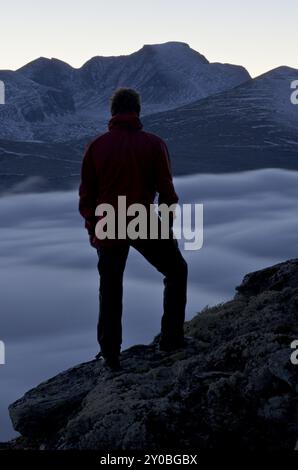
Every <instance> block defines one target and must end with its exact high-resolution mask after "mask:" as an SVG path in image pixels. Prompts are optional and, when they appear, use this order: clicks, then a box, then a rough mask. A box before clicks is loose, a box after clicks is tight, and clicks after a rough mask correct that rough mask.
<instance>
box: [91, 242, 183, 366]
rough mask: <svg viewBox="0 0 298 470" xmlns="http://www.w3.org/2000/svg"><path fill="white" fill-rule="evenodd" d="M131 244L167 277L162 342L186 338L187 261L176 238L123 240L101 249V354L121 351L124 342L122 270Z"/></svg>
mask: <svg viewBox="0 0 298 470" xmlns="http://www.w3.org/2000/svg"><path fill="white" fill-rule="evenodd" d="M130 246H133V247H134V248H135V249H136V250H137V251H138V252H139V253H141V254H142V255H143V256H144V257H145V258H146V260H147V261H149V263H151V264H152V265H153V266H154V267H155V268H156V269H157V270H158V271H159V272H160V273H162V274H163V276H164V302H163V316H162V320H161V342H162V343H163V344H170V345H171V344H177V343H179V342H181V341H183V324H184V320H185V305H186V289H187V264H186V261H185V260H184V258H183V256H182V254H181V252H180V250H179V247H178V243H177V241H176V240H175V239H157V240H154V239H146V240H140V239H138V240H129V241H124V242H123V241H122V243H121V244H120V243H119V245H117V244H115V245H114V246H103V247H100V248H99V249H98V250H97V251H98V257H99V261H98V271H99V275H100V287H99V321H98V329H97V338H98V342H99V345H100V349H101V352H102V355H103V356H104V357H110V356H115V355H119V354H120V349H121V343H122V324H121V318H122V294H123V273H124V269H125V264H126V260H127V256H128V252H129V248H130Z"/></svg>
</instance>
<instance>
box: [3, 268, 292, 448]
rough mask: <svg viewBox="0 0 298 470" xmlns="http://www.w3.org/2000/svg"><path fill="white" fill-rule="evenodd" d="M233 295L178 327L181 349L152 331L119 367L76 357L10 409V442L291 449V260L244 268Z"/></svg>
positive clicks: (16, 444) (17, 445) (27, 445)
mask: <svg viewBox="0 0 298 470" xmlns="http://www.w3.org/2000/svg"><path fill="white" fill-rule="evenodd" d="M236 290H237V293H236V295H235V297H234V299H233V300H231V301H229V302H227V303H224V304H222V305H218V306H216V307H213V308H206V309H204V310H203V311H202V312H200V313H199V314H198V315H196V316H195V317H194V318H193V319H192V320H191V321H189V322H187V323H186V325H185V332H186V335H188V336H191V337H192V339H191V340H189V342H188V345H187V347H186V348H185V349H184V350H179V351H176V352H174V353H161V352H159V351H158V348H157V338H155V340H154V341H153V343H152V344H150V345H147V346H146V345H137V346H134V347H131V348H129V349H128V350H126V351H124V352H123V353H122V365H123V370H122V371H120V372H117V373H111V372H109V371H107V370H105V369H104V368H103V367H102V365H101V363H100V362H98V361H91V362H88V363H84V364H80V365H78V366H76V367H74V368H72V369H69V370H67V371H66V372H63V373H61V374H59V375H57V376H56V377H54V378H52V379H50V380H48V381H47V382H44V383H42V384H41V385H39V386H38V387H36V388H34V389H33V390H30V391H29V392H28V393H26V394H25V395H24V397H23V398H21V399H20V400H18V401H16V402H15V403H13V404H12V405H11V406H10V408H9V411H10V416H11V419H12V422H13V425H14V427H15V429H16V430H17V431H19V432H20V434H21V437H19V438H17V439H16V440H15V441H12V442H11V443H8V444H6V446H5V447H6V448H8V447H10V448H14V449H17V448H19V449H22V448H23V449H24V448H27V449H30V448H31V449H97V450H102V451H106V450H109V451H112V450H120V449H121V450H123V449H126V450H128V449H129V450H135V449H142V450H144V449H152V450H165V449H180V450H181V449H188V448H192V449H194V448H195V449H206V448H207V449H208V448H225V449H235V448H244V449H257V448H261V449H294V447H295V442H296V440H297V437H298V419H297V418H298V400H297V391H298V380H297V378H298V366H297V365H296V366H295V365H293V364H292V362H291V361H290V356H291V353H292V352H293V350H292V349H291V347H290V345H291V343H292V341H293V340H295V339H298V259H296V260H291V261H287V262H285V263H282V264H278V265H276V266H273V267H270V268H267V269H264V270H261V271H258V272H255V273H251V274H248V275H247V276H245V278H244V280H243V282H242V284H241V285H240V286H239V287H238V288H236Z"/></svg>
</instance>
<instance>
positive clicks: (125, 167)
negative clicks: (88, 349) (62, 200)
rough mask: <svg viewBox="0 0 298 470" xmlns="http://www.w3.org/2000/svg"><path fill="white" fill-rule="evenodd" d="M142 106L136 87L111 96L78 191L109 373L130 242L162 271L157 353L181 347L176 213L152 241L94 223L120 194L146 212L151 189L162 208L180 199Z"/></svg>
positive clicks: (183, 283) (182, 290) (114, 365)
mask: <svg viewBox="0 0 298 470" xmlns="http://www.w3.org/2000/svg"><path fill="white" fill-rule="evenodd" d="M140 110H141V104H140V96H139V94H138V93H137V92H136V91H135V90H132V89H129V88H120V89H118V90H116V92H115V93H114V95H113V96H112V98H111V114H112V118H111V119H110V121H109V130H108V132H106V133H105V134H103V135H101V136H99V137H98V138H96V139H95V140H94V141H93V142H91V144H90V145H89V146H88V148H87V150H86V153H85V156H84V160H83V164H82V171H81V184H80V190H79V195H80V202H79V210H80V213H81V215H82V216H83V217H84V219H85V227H86V229H87V230H88V233H89V238H90V244H91V246H92V247H94V248H96V249H97V253H98V258H99V261H98V271H99V275H100V288H99V304H100V306H99V307H100V308H99V321H98V329H97V333H98V334H97V337H98V342H99V345H100V353H99V354H98V355H97V356H96V357H97V358H98V359H99V358H100V359H103V360H104V362H105V365H106V366H107V367H108V368H110V369H114V370H115V369H119V367H120V361H119V356H120V350H121V342H122V325H121V318H122V293H123V273H124V269H125V264H126V260H127V256H128V252H129V248H130V246H132V247H133V248H135V249H136V250H137V251H138V252H139V253H141V254H142V255H143V256H144V257H145V258H146V259H147V260H148V261H149V262H150V263H151V264H152V265H153V266H154V267H155V268H156V269H157V270H158V271H159V272H160V273H162V274H163V276H164V304H163V306H164V312H163V316H162V321H161V335H160V340H159V348H160V350H163V351H173V350H175V349H177V348H181V347H183V345H184V333H183V325H184V319H185V305H186V289H187V264H186V262H185V260H184V258H183V257H182V255H181V252H180V250H179V247H178V243H177V240H176V239H175V238H174V236H173V231H172V224H173V217H170V230H169V234H170V236H168V237H167V238H164V237H162V236H161V234H160V230H159V232H158V233H159V235H158V237H157V238H152V237H150V234H148V232H147V235H148V236H147V237H146V238H144V237H139V238H130V237H129V236H126V238H123V237H122V236H119V232H120V230H122V232H123V226H122V227H120V226H119V225H121V224H119V222H118V223H117V224H116V225H117V236H116V237H110V238H109V237H106V238H104V237H102V238H98V236H97V235H98V233H99V230H97V228H98V223H99V222H100V220H103V219H100V217H98V216H97V215H96V214H98V210H97V208H98V207H99V206H101V205H103V204H104V205H105V206H106V205H110V206H112V208H113V209H114V210H115V211H116V212H117V210H118V206H117V200H118V198H119V196H125V198H126V202H127V206H130V205H131V204H141V205H142V206H143V207H145V208H148V213H149V206H151V205H152V204H153V203H154V200H155V196H156V194H158V204H159V205H160V204H166V206H172V205H173V204H176V203H177V202H178V196H177V194H176V192H175V189H174V186H173V181H172V175H171V166H170V158H169V153H168V150H167V146H166V144H165V143H164V142H163V140H162V139H161V138H160V137H158V136H156V135H154V134H150V133H148V132H145V131H143V130H142V127H143V126H142V123H141V121H140V118H139V115H140ZM120 215H121V214H120ZM156 217H157V216H156ZM148 219H149V217H148ZM117 220H120V219H117ZM158 220H160V217H159V218H158ZM122 225H123V224H122Z"/></svg>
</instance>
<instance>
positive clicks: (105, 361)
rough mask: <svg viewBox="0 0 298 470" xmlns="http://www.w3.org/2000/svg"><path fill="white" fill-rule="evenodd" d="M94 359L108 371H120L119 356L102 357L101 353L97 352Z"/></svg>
mask: <svg viewBox="0 0 298 470" xmlns="http://www.w3.org/2000/svg"><path fill="white" fill-rule="evenodd" d="M95 359H96V360H98V361H101V363H102V365H103V366H104V367H105V368H106V369H108V370H111V371H113V372H116V371H118V370H121V365H120V359H119V356H109V357H103V355H102V353H101V352H99V353H98V354H96V356H95Z"/></svg>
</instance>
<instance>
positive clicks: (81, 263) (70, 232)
mask: <svg viewBox="0 0 298 470" xmlns="http://www.w3.org/2000/svg"><path fill="white" fill-rule="evenodd" d="M175 183H176V189H177V192H178V194H179V196H180V201H181V202H185V203H189V202H197V203H203V204H204V245H203V248H202V249H201V250H200V251H188V252H184V256H185V258H186V260H187V261H188V265H189V290H188V299H189V300H188V308H187V318H191V317H192V316H193V315H194V314H195V313H196V312H197V311H199V310H200V309H201V308H203V307H204V306H206V305H212V304H216V303H218V302H222V301H225V300H226V299H228V298H229V297H231V296H232V295H233V292H234V288H235V286H236V285H237V284H239V283H240V282H241V278H242V277H243V275H244V274H245V273H247V272H249V271H253V270H257V269H259V268H262V267H265V266H268V265H271V264H274V263H276V262H279V261H283V260H285V259H288V258H291V257H296V256H297V251H298V242H297V232H298V220H297V200H298V172H290V171H283V170H260V171H253V172H246V173H237V174H228V175H193V176H186V177H181V178H177V179H176V181H175ZM77 202H78V201H77V194H76V192H66V193H62V192H61V193H59V192H57V193H46V194H23V195H21V194H12V195H7V196H5V197H2V199H0V225H1V243H0V256H1V266H0V276H1V287H2V289H1V320H0V340H4V341H5V344H6V361H7V364H6V365H5V366H0V380H1V391H0V394H1V395H0V397H1V398H0V400H1V401H0V440H5V439H8V438H10V437H11V436H13V431H12V428H11V426H10V422H9V418H8V413H7V406H8V404H9V403H11V402H12V401H13V400H15V399H16V398H18V397H19V396H21V395H22V393H24V392H25V391H26V390H28V388H30V387H33V386H35V385H36V384H38V383H39V382H40V381H41V380H45V379H47V378H49V376H51V375H53V374H55V373H57V372H59V371H61V370H63V369H64V368H66V367H70V366H72V365H74V364H76V363H78V362H83V361H87V360H89V359H90V358H92V357H93V355H94V354H95V353H96V352H97V345H96V332H95V326H96V321H97V289H98V276H97V271H96V263H97V259H96V252H95V251H94V250H92V249H91V248H90V247H89V245H88V240H87V235H86V233H85V231H84V229H83V222H82V220H81V219H80V216H79V215H78V212H77ZM161 280H162V278H161V275H160V274H159V273H158V272H156V271H155V270H154V268H152V267H151V266H150V265H148V264H147V263H146V261H145V260H144V259H142V257H141V256H140V255H139V254H138V253H137V252H135V251H134V250H133V249H131V252H130V256H129V259H128V263H127V269H126V273H125V294H124V314H123V317H124V318H123V326H124V332H123V334H124V344H123V347H124V348H125V347H127V346H130V345H132V344H135V343H140V342H145V343H148V342H150V341H151V340H152V338H153V336H154V335H155V334H156V333H157V332H158V331H159V324H160V318H161V313H162V282H161Z"/></svg>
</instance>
